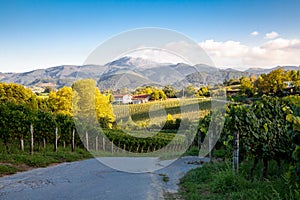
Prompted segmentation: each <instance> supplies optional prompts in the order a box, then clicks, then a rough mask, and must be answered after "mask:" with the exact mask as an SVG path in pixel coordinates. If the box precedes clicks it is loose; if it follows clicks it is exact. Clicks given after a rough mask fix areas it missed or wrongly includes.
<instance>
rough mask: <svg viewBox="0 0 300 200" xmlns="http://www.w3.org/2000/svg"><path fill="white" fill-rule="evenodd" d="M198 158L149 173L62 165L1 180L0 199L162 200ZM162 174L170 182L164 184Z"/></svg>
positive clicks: (91, 162)
mask: <svg viewBox="0 0 300 200" xmlns="http://www.w3.org/2000/svg"><path fill="white" fill-rule="evenodd" d="M197 160H199V158H197V157H184V158H180V159H178V160H177V161H175V162H174V163H172V164H171V165H170V166H168V167H166V168H163V169H160V170H158V171H154V172H148V173H127V172H121V171H118V170H115V169H111V168H109V167H107V166H105V165H103V164H101V163H100V162H99V161H97V160H96V159H89V160H85V161H79V162H73V163H63V164H59V165H56V166H52V167H48V168H39V169H34V170H31V171H27V172H23V173H19V174H15V175H12V176H6V177H2V178H0V199H1V200H5V199H9V200H11V199H18V200H23V199H28V200H29V199H30V200H35V199H43V200H45V199H64V200H65V199H72V200H77V199H84V200H86V199H88V200H89V199H105V200H110V199H112V200H114V199H118V200H119V199H120V200H121V199H122V200H127V199H134V200H136V199H137V200H143V199H146V200H148V199H149V200H150V199H163V193H164V192H166V191H168V192H175V191H176V190H177V185H176V184H177V183H178V180H179V178H180V177H182V176H183V174H184V173H185V172H187V171H188V170H190V169H192V168H195V167H198V166H199V165H193V164H187V162H188V161H197ZM162 174H165V175H166V176H168V177H169V178H170V180H169V181H168V182H164V181H163V180H162V176H161V175H162Z"/></svg>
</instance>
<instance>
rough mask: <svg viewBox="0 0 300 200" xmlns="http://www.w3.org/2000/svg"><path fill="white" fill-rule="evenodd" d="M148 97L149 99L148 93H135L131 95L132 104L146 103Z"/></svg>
mask: <svg viewBox="0 0 300 200" xmlns="http://www.w3.org/2000/svg"><path fill="white" fill-rule="evenodd" d="M149 99H150V95H149V94H137V95H133V97H132V98H131V100H132V103H133V104H140V103H146V102H148V101H149Z"/></svg>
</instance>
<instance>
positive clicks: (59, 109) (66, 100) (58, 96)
mask: <svg viewBox="0 0 300 200" xmlns="http://www.w3.org/2000/svg"><path fill="white" fill-rule="evenodd" d="M72 95H73V91H72V88H71V87H62V88H61V89H59V90H58V91H57V92H53V91H52V92H50V94H49V103H50V105H51V106H52V108H53V111H54V113H56V114H62V115H68V116H73V109H72Z"/></svg>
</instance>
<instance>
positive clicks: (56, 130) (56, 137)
mask: <svg viewBox="0 0 300 200" xmlns="http://www.w3.org/2000/svg"><path fill="white" fill-rule="evenodd" d="M57 141H58V128H57V127H55V141H54V151H55V152H57Z"/></svg>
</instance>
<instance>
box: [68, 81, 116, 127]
mask: <svg viewBox="0 0 300 200" xmlns="http://www.w3.org/2000/svg"><path fill="white" fill-rule="evenodd" d="M72 88H73V110H74V116H76V118H77V119H79V120H80V121H81V122H84V123H88V124H93V123H95V122H98V123H100V125H101V127H102V128H111V127H112V123H113V121H114V120H115V117H114V114H113V109H112V106H111V104H110V101H109V97H108V96H105V95H103V94H101V93H100V91H99V89H98V88H97V87H96V82H95V81H94V80H92V79H84V80H78V81H76V82H75V83H74V84H73V85H72Z"/></svg>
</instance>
